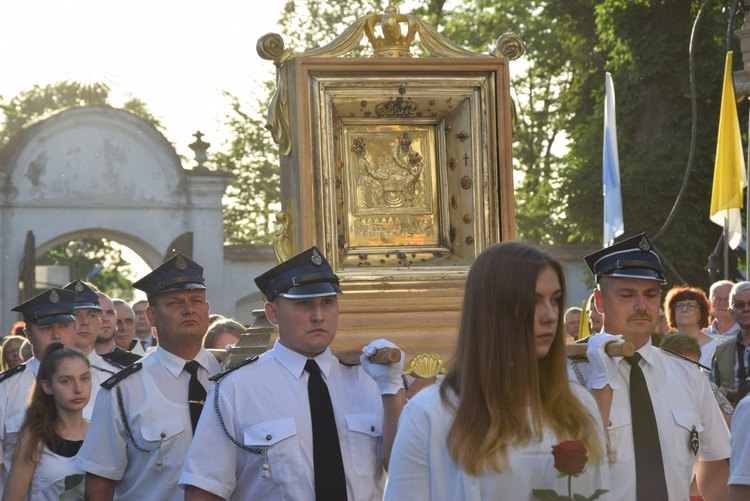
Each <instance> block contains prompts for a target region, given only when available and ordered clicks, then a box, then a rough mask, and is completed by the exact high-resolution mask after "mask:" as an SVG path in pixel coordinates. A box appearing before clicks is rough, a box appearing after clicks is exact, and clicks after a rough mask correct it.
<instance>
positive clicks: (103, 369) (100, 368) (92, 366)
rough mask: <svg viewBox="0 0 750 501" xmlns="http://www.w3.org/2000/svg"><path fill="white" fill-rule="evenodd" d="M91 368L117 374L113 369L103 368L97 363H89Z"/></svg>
mask: <svg viewBox="0 0 750 501" xmlns="http://www.w3.org/2000/svg"><path fill="white" fill-rule="evenodd" d="M91 368H92V369H96V370H98V371H101V372H106V373H107V374H117V373H116V372H115V371H111V370H109V369H105V368H104V367H99V366H98V365H94V364H91Z"/></svg>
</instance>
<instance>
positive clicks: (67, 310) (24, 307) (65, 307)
mask: <svg viewBox="0 0 750 501" xmlns="http://www.w3.org/2000/svg"><path fill="white" fill-rule="evenodd" d="M75 302H76V293H75V291H71V290H67V289H58V288H51V289H47V290H46V291H44V292H42V293H41V294H39V295H37V296H34V297H32V298H31V299H29V300H28V301H25V302H23V303H21V304H19V305H18V306H16V307H15V308H13V309H11V311H17V312H20V313H21V314H22V315H23V320H24V322H26V323H27V324H34V323H36V324H59V323H63V322H73V321H75V319H76V310H75Z"/></svg>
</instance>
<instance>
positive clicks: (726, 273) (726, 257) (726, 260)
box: [724, 211, 729, 280]
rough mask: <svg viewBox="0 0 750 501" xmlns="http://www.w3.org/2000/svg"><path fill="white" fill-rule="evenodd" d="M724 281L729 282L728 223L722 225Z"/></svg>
mask: <svg viewBox="0 0 750 501" xmlns="http://www.w3.org/2000/svg"><path fill="white" fill-rule="evenodd" d="M727 212H728V211H727ZM727 219H728V218H727ZM724 280H729V223H728V222H727V223H725V224H724Z"/></svg>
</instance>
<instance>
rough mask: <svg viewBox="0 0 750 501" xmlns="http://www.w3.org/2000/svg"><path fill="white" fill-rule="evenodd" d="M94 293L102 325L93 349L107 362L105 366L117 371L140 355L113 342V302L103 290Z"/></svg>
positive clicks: (115, 320)
mask: <svg viewBox="0 0 750 501" xmlns="http://www.w3.org/2000/svg"><path fill="white" fill-rule="evenodd" d="M96 294H97V295H98V296H99V307H100V308H101V313H100V316H101V318H102V326H101V329H99V335H98V336H97V337H96V343H95V344H94V350H95V351H96V354H97V355H99V356H100V357H102V359H103V360H104V362H105V363H106V364H107V367H106V368H108V369H110V370H113V371H114V372H116V373H117V372H120V371H121V370H122V369H124V368H125V367H127V366H128V365H130V364H133V363H135V362H137V361H138V360H140V359H141V356H140V355H136V354H135V353H131V352H129V351H125V350H123V349H122V348H120V347H119V346H117V345H116V344H115V333H116V331H115V327H116V325H117V311H116V310H115V305H114V302H113V301H112V299H110V297H109V296H108V295H106V294H104V293H103V292H97V293H96ZM126 306H127V303H126Z"/></svg>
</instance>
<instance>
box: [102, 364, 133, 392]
mask: <svg viewBox="0 0 750 501" xmlns="http://www.w3.org/2000/svg"><path fill="white" fill-rule="evenodd" d="M142 368H143V364H142V363H140V362H137V363H134V364H133V365H129V366H127V367H125V368H124V369H123V370H121V371H120V372H118V373H117V374H115V375H114V376H112V377H111V378H109V379H107V380H106V381H104V382H103V383H102V384H101V387H102V388H106V389H108V390H111V389H112V388H114V387H115V385H116V384H117V383H119V382H120V381H122V380H123V379H125V378H126V377H128V376H132V375H133V374H135V373H136V372H138V371H139V370H141V369H142Z"/></svg>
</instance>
